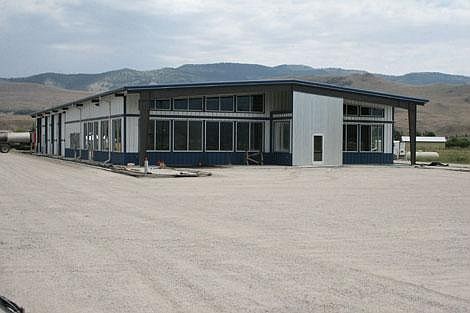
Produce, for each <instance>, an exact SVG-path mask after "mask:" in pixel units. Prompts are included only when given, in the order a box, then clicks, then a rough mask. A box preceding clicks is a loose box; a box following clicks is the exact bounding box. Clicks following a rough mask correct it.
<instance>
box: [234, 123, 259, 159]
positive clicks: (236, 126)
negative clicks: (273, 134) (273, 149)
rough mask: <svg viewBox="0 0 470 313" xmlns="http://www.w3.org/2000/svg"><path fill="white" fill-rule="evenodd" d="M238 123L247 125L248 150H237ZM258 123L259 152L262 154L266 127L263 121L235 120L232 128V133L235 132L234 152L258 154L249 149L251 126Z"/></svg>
mask: <svg viewBox="0 0 470 313" xmlns="http://www.w3.org/2000/svg"><path fill="white" fill-rule="evenodd" d="M239 123H247V124H248V150H239V149H238V124H239ZM256 123H259V124H261V152H264V150H265V143H266V142H265V138H264V137H265V135H266V130H265V128H266V125H265V122H264V121H243V120H236V121H235V126H234V132H235V141H234V146H235V152H259V151H258V150H253V149H251V137H252V136H251V129H252V126H251V124H256Z"/></svg>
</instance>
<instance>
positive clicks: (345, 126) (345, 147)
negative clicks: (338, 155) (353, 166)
mask: <svg viewBox="0 0 470 313" xmlns="http://www.w3.org/2000/svg"><path fill="white" fill-rule="evenodd" d="M348 126H356V150H348V141H347V139H348V133H349V131H348ZM359 126H360V124H358V123H344V124H343V152H360V151H359V145H360V135H359Z"/></svg>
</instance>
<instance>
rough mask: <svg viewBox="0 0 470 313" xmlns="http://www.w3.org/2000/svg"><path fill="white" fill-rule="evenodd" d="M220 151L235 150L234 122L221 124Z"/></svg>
mask: <svg viewBox="0 0 470 313" xmlns="http://www.w3.org/2000/svg"><path fill="white" fill-rule="evenodd" d="M220 150H222V151H232V150H233V123H232V122H221V123H220Z"/></svg>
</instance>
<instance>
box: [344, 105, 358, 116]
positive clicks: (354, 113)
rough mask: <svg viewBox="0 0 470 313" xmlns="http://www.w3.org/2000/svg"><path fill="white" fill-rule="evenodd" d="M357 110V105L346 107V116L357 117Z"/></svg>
mask: <svg viewBox="0 0 470 313" xmlns="http://www.w3.org/2000/svg"><path fill="white" fill-rule="evenodd" d="M358 112H359V109H358V107H357V105H347V106H346V115H351V116H357V113H358Z"/></svg>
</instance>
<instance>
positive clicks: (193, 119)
mask: <svg viewBox="0 0 470 313" xmlns="http://www.w3.org/2000/svg"><path fill="white" fill-rule="evenodd" d="M172 121H173V122H172V126H171V130H170V131H171V134H172V136H171V138H172V140H171V148H172V150H171V151H172V152H203V151H204V145H203V144H204V120H202V119H195V118H190V119H174V120H172ZM190 121H192V122H199V123H201V124H202V125H201V150H189V138H190V132H189V130H190V128H189V122H190ZM175 122H186V150H177V149H175V137H176V136H175Z"/></svg>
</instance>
